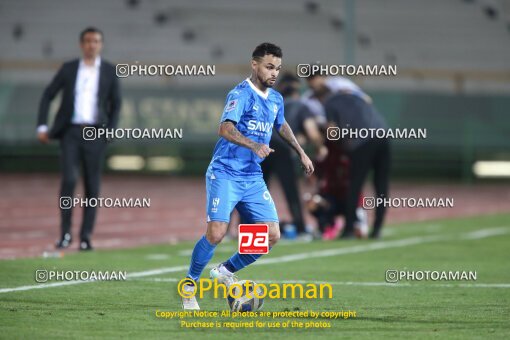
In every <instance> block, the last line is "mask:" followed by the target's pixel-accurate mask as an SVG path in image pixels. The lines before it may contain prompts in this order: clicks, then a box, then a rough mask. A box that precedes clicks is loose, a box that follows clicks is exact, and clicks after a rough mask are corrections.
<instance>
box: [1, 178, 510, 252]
mask: <svg viewBox="0 0 510 340" xmlns="http://www.w3.org/2000/svg"><path fill="white" fill-rule="evenodd" d="M274 184H276V185H273V186H272V187H271V192H272V195H273V198H274V200H275V202H276V205H277V207H278V211H279V216H280V219H281V220H288V217H289V214H288V211H287V208H286V205H285V202H284V200H283V195H282V192H281V190H280V187H279V185H278V184H277V183H274ZM0 188H1V189H0V190H1V191H2V195H1V197H0V258H1V259H8V258H18V257H33V256H41V254H42V253H43V252H44V251H47V250H53V249H54V248H53V244H54V242H55V240H56V239H57V238H58V236H59V207H58V204H59V201H58V191H59V176H58V175H57V174H28V175H26V174H23V175H20V174H0ZM305 189H306V185H303V190H302V192H304V191H305ZM82 193H83V190H82V187H81V185H80V186H79V187H78V188H77V194H78V195H80V196H81V197H83V194H82ZM101 196H102V197H111V198H123V197H126V198H128V197H134V198H137V197H138V198H143V197H145V198H150V200H151V201H150V202H151V205H150V208H102V209H100V210H99V212H98V220H97V223H96V228H95V233H94V238H93V245H94V246H95V247H96V248H97V249H105V248H125V247H134V246H139V245H144V244H156V243H175V242H178V241H180V240H193V239H196V238H197V237H198V236H199V235H201V234H202V233H203V231H204V228H205V222H204V220H205V213H204V205H205V185H204V181H203V179H201V178H196V179H192V178H176V177H168V176H161V177H139V176H121V175H107V176H104V179H103V187H102V195H101ZM391 196H392V197H423V198H425V197H430V198H432V197H453V199H454V204H455V207H454V208H442V209H437V208H436V209H417V208H414V209H411V208H399V209H396V208H394V209H389V212H388V215H387V223H396V222H406V221H423V220H430V219H437V218H445V217H446V218H448V217H459V216H473V215H480V214H489V213H497V212H510V187H509V186H503V185H501V184H499V185H472V186H463V185H458V184H455V185H454V184H451V185H449V184H434V185H432V184H418V185H417V184H412V185H411V184H406V183H394V184H393V185H392V187H391ZM81 214H82V212H81V209H75V210H74V216H73V236H74V237H75V240H76V238H77V237H78V235H79V227H80V221H81ZM307 220H308V222H309V223H310V224H313V219H312V218H311V217H310V216H307ZM77 246H78V245H77V242H74V243H73V245H72V247H71V248H72V249H69V250H68V251H69V252H72V251H76V248H77Z"/></svg>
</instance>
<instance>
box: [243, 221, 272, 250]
mask: <svg viewBox="0 0 510 340" xmlns="http://www.w3.org/2000/svg"><path fill="white" fill-rule="evenodd" d="M268 252H269V226H268V225H267V224H240V225H239V254H267V253H268Z"/></svg>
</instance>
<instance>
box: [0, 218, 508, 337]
mask: <svg viewBox="0 0 510 340" xmlns="http://www.w3.org/2000/svg"><path fill="white" fill-rule="evenodd" d="M385 231H386V232H387V234H386V236H385V237H384V238H383V239H382V240H379V241H375V242H374V241H368V240H363V241H358V240H353V241H343V242H342V241H334V242H311V243H290V242H289V243H285V242H282V243H281V244H279V245H277V246H276V247H275V248H274V249H273V250H272V252H271V254H269V255H267V256H264V258H263V259H264V261H265V263H264V261H260V263H257V264H256V265H253V266H250V267H248V268H246V269H244V270H242V271H241V272H239V277H240V279H252V280H255V281H263V282H277V283H282V282H285V281H300V282H301V281H305V282H326V283H331V284H332V286H333V298H332V299H327V298H326V299H319V300H307V299H289V298H287V299H285V300H283V299H280V300H272V299H266V301H265V305H264V309H263V310H264V311H268V312H271V311H283V310H289V311H295V310H296V311H297V310H300V311H306V310H313V311H319V312H320V311H341V310H351V311H356V313H357V317H356V318H350V319H345V320H344V319H337V320H328V319H317V320H315V321H323V322H328V323H329V324H330V326H331V327H330V328H314V329H306V330H305V329H302V328H285V329H283V328H271V329H269V328H266V327H264V328H254V329H226V328H213V329H199V328H195V329H190V328H183V327H181V323H180V320H179V319H161V318H157V317H156V316H155V313H156V310H160V311H179V310H180V308H181V307H180V300H179V296H178V295H177V291H176V287H177V282H176V280H178V279H180V278H181V277H183V276H184V275H185V272H186V270H185V267H186V266H187V265H188V263H189V255H190V251H191V249H192V246H193V243H191V242H186V243H180V244H178V245H158V246H147V247H141V248H136V249H123V250H104V251H103V250H99V251H95V252H91V253H73V254H69V255H66V256H65V257H64V258H49V259H43V258H38V259H19V260H5V261H0V277H1V280H0V305H1V308H0V324H1V325H2V326H1V329H2V331H1V333H0V338H5V339H16V338H52V339H54V338H75V339H81V338H84V339H87V338H89V339H92V338H123V339H126V338H175V339H182V338H184V337H190V338H191V339H195V338H215V339H222V338H226V337H227V336H228V337H235V336H243V335H252V336H254V337H257V336H260V337H263V338H274V339H280V338H312V337H313V338H316V339H318V338H321V339H322V338H324V339H336V338H339V337H343V338H356V339H357V338H370V339H373V338H431V337H434V338H444V339H456V338H457V339H464V338H507V339H508V338H510V263H509V259H510V257H509V255H510V251H509V249H510V248H509V244H510V214H503V215H494V216H482V217H476V218H464V219H451V220H439V221H428V222H421V223H406V224H401V225H395V226H389V227H387V228H386V229H385ZM235 249H236V243H235V242H225V243H222V244H221V245H220V246H218V248H217V251H216V254H215V257H214V258H213V260H212V261H211V264H216V263H218V262H220V261H222V260H224V259H226V258H227V257H228V256H230V254H231V253H232V252H233V251H235ZM261 260H262V259H261ZM278 260H281V261H282V262H279V261H278ZM40 269H46V270H73V271H74V270H87V271H90V270H94V271H99V270H115V271H119V270H121V271H127V273H128V279H127V280H126V281H110V282H86V283H79V284H69V285H58V286H50V287H47V286H44V285H41V284H38V283H37V282H35V271H36V270H40ZM389 269H397V270H415V271H417V270H423V271H425V270H435V271H442V270H446V271H449V270H450V271H457V270H460V271H463V270H465V271H476V273H477V280H476V281H475V282H473V281H467V282H466V281H460V282H459V281H456V282H452V281H419V282H418V281H405V282H400V283H395V284H387V283H386V282H385V272H386V270H389ZM151 270H156V271H153V272H150V271H151ZM207 273H208V269H206V271H205V274H207ZM54 283H55V281H52V282H50V284H54ZM23 286H26V288H25V290H17V291H11V290H10V289H11V288H19V287H23ZM40 287H44V288H40ZM199 303H200V306H201V308H202V310H207V311H222V310H225V309H226V308H227V304H226V302H225V300H223V299H214V298H212V296H211V295H210V294H206V297H205V298H204V299H202V300H199ZM186 320H187V321H189V322H192V321H202V322H205V321H220V322H228V321H235V322H239V321H242V322H249V321H254V320H255V319H230V318H227V317H224V318H219V320H218V319H200V318H190V319H186ZM256 320H260V321H266V322H269V321H270V322H280V323H281V322H285V321H287V320H289V321H292V320H294V321H300V322H304V323H306V322H309V321H314V320H312V319H290V318H276V319H266V320H263V319H256Z"/></svg>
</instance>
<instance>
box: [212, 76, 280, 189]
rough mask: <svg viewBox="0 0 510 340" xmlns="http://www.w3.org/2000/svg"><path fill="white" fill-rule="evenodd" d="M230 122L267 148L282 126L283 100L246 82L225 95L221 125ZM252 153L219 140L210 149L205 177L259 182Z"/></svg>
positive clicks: (256, 162)
mask: <svg viewBox="0 0 510 340" xmlns="http://www.w3.org/2000/svg"><path fill="white" fill-rule="evenodd" d="M226 120H230V121H233V122H235V123H236V128H237V129H238V130H239V132H241V134H243V135H244V136H245V137H247V138H249V139H251V140H253V141H255V142H257V143H262V144H267V145H269V141H270V139H271V134H272V133H273V130H274V129H276V131H279V130H280V128H281V126H282V125H283V123H284V122H285V119H284V116H283V98H282V96H281V95H280V93H278V92H277V91H275V90H273V89H271V88H268V89H267V91H266V92H265V93H264V92H262V91H260V90H259V89H258V88H256V87H255V85H253V83H252V82H251V81H250V80H249V79H246V80H245V81H243V82H242V83H240V84H239V85H237V86H236V87H235V88H234V89H233V90H232V91H230V92H229V94H228V96H227V100H226V104H225V109H224V110H223V114H222V116H221V121H220V123H221V122H224V121H226ZM262 161H263V159H262V158H260V157H258V156H257V155H256V154H255V153H254V152H253V151H252V150H250V149H248V148H246V147H244V146H240V145H237V144H234V143H231V142H229V141H228V140H226V139H225V138H223V137H220V139H219V140H218V142H217V143H216V146H215V148H214V153H213V158H212V160H211V164H210V165H209V168H208V174H207V175H208V176H212V177H213V178H225V179H230V180H238V181H251V180H258V179H261V178H262V169H261V168H260V162H262Z"/></svg>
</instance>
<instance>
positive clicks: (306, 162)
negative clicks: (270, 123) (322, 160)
mask: <svg viewBox="0 0 510 340" xmlns="http://www.w3.org/2000/svg"><path fill="white" fill-rule="evenodd" d="M278 133H279V134H280V136H281V137H282V138H283V139H284V140H285V141H286V142H287V144H289V145H290V147H291V148H293V149H294V150H295V151H296V153H297V154H298V155H299V159H300V160H301V165H302V166H303V169H304V170H305V173H306V174H307V175H311V174H312V173H313V170H314V169H313V163H312V161H311V160H310V158H309V157H308V156H307V155H306V153H305V151H304V150H303V148H302V147H301V145H299V143H298V141H297V139H296V136H294V132H292V129H291V128H290V126H289V124H288V123H287V122H284V123H283V124H282V126H281V127H280V129H279V130H278Z"/></svg>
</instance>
